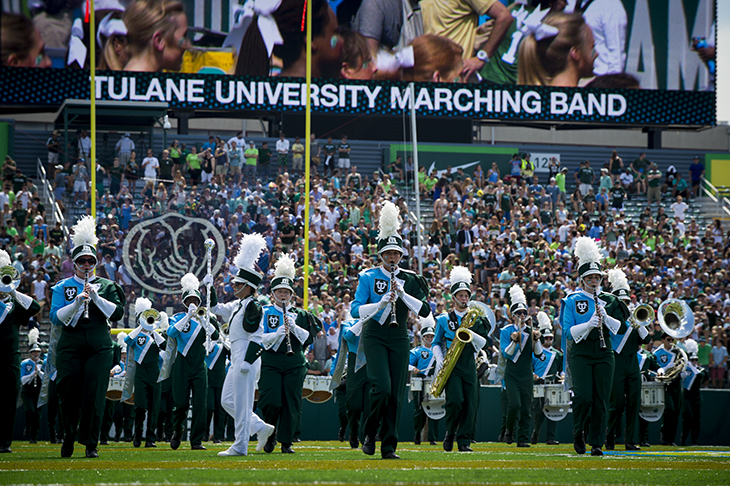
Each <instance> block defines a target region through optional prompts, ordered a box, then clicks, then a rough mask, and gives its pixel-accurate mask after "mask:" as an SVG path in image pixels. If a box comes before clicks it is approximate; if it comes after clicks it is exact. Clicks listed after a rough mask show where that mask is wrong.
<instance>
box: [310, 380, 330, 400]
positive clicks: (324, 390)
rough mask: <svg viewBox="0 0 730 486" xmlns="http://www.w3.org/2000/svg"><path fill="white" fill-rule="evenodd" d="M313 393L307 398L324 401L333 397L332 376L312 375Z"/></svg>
mask: <svg viewBox="0 0 730 486" xmlns="http://www.w3.org/2000/svg"><path fill="white" fill-rule="evenodd" d="M312 378H314V380H313V383H312V393H310V394H309V396H307V400H308V401H310V402H312V403H324V402H326V401H327V400H329V399H330V398H332V392H331V391H330V383H331V382H332V377H331V376H312Z"/></svg>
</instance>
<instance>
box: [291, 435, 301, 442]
mask: <svg viewBox="0 0 730 486" xmlns="http://www.w3.org/2000/svg"><path fill="white" fill-rule="evenodd" d="M301 441H302V439H300V438H299V437H298V436H294V438H293V439H292V442H293V443H294V444H298V443H300V442H301Z"/></svg>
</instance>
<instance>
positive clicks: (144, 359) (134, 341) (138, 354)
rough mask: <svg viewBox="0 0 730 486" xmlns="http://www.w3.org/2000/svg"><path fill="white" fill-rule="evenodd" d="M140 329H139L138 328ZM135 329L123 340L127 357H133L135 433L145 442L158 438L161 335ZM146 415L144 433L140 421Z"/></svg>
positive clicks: (142, 422) (143, 419) (142, 420)
mask: <svg viewBox="0 0 730 486" xmlns="http://www.w3.org/2000/svg"><path fill="white" fill-rule="evenodd" d="M137 329H139V331H137ZM137 329H135V330H134V331H133V332H132V333H130V335H129V336H127V337H126V339H125V340H124V342H125V343H127V350H128V352H127V359H129V358H130V357H131V356H132V355H133V356H134V360H135V371H134V434H135V436H136V437H137V438H138V439H139V440H142V439H143V438H144V440H145V441H147V442H154V441H155V440H157V416H158V415H159V413H160V384H159V383H157V379H158V378H159V375H160V348H159V346H158V344H157V343H158V341H160V343H161V342H162V339H163V338H162V336H160V335H159V334H157V332H155V331H153V333H154V335H151V334H147V333H144V332H142V331H141V328H137ZM145 417H146V418H147V433H146V434H144V436H143V431H142V428H143V424H144V421H145Z"/></svg>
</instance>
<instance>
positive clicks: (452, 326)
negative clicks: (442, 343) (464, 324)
mask: <svg viewBox="0 0 730 486" xmlns="http://www.w3.org/2000/svg"><path fill="white" fill-rule="evenodd" d="M458 327H459V323H458V322H456V321H452V320H449V331H452V332H456V328H458Z"/></svg>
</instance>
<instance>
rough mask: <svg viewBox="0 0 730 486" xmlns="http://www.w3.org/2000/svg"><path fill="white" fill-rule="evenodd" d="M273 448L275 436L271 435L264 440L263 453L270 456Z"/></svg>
mask: <svg viewBox="0 0 730 486" xmlns="http://www.w3.org/2000/svg"><path fill="white" fill-rule="evenodd" d="M274 447H276V434H271V435H270V436H269V438H268V439H266V444H264V452H266V453H267V454H270V453H272V452H274Z"/></svg>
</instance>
